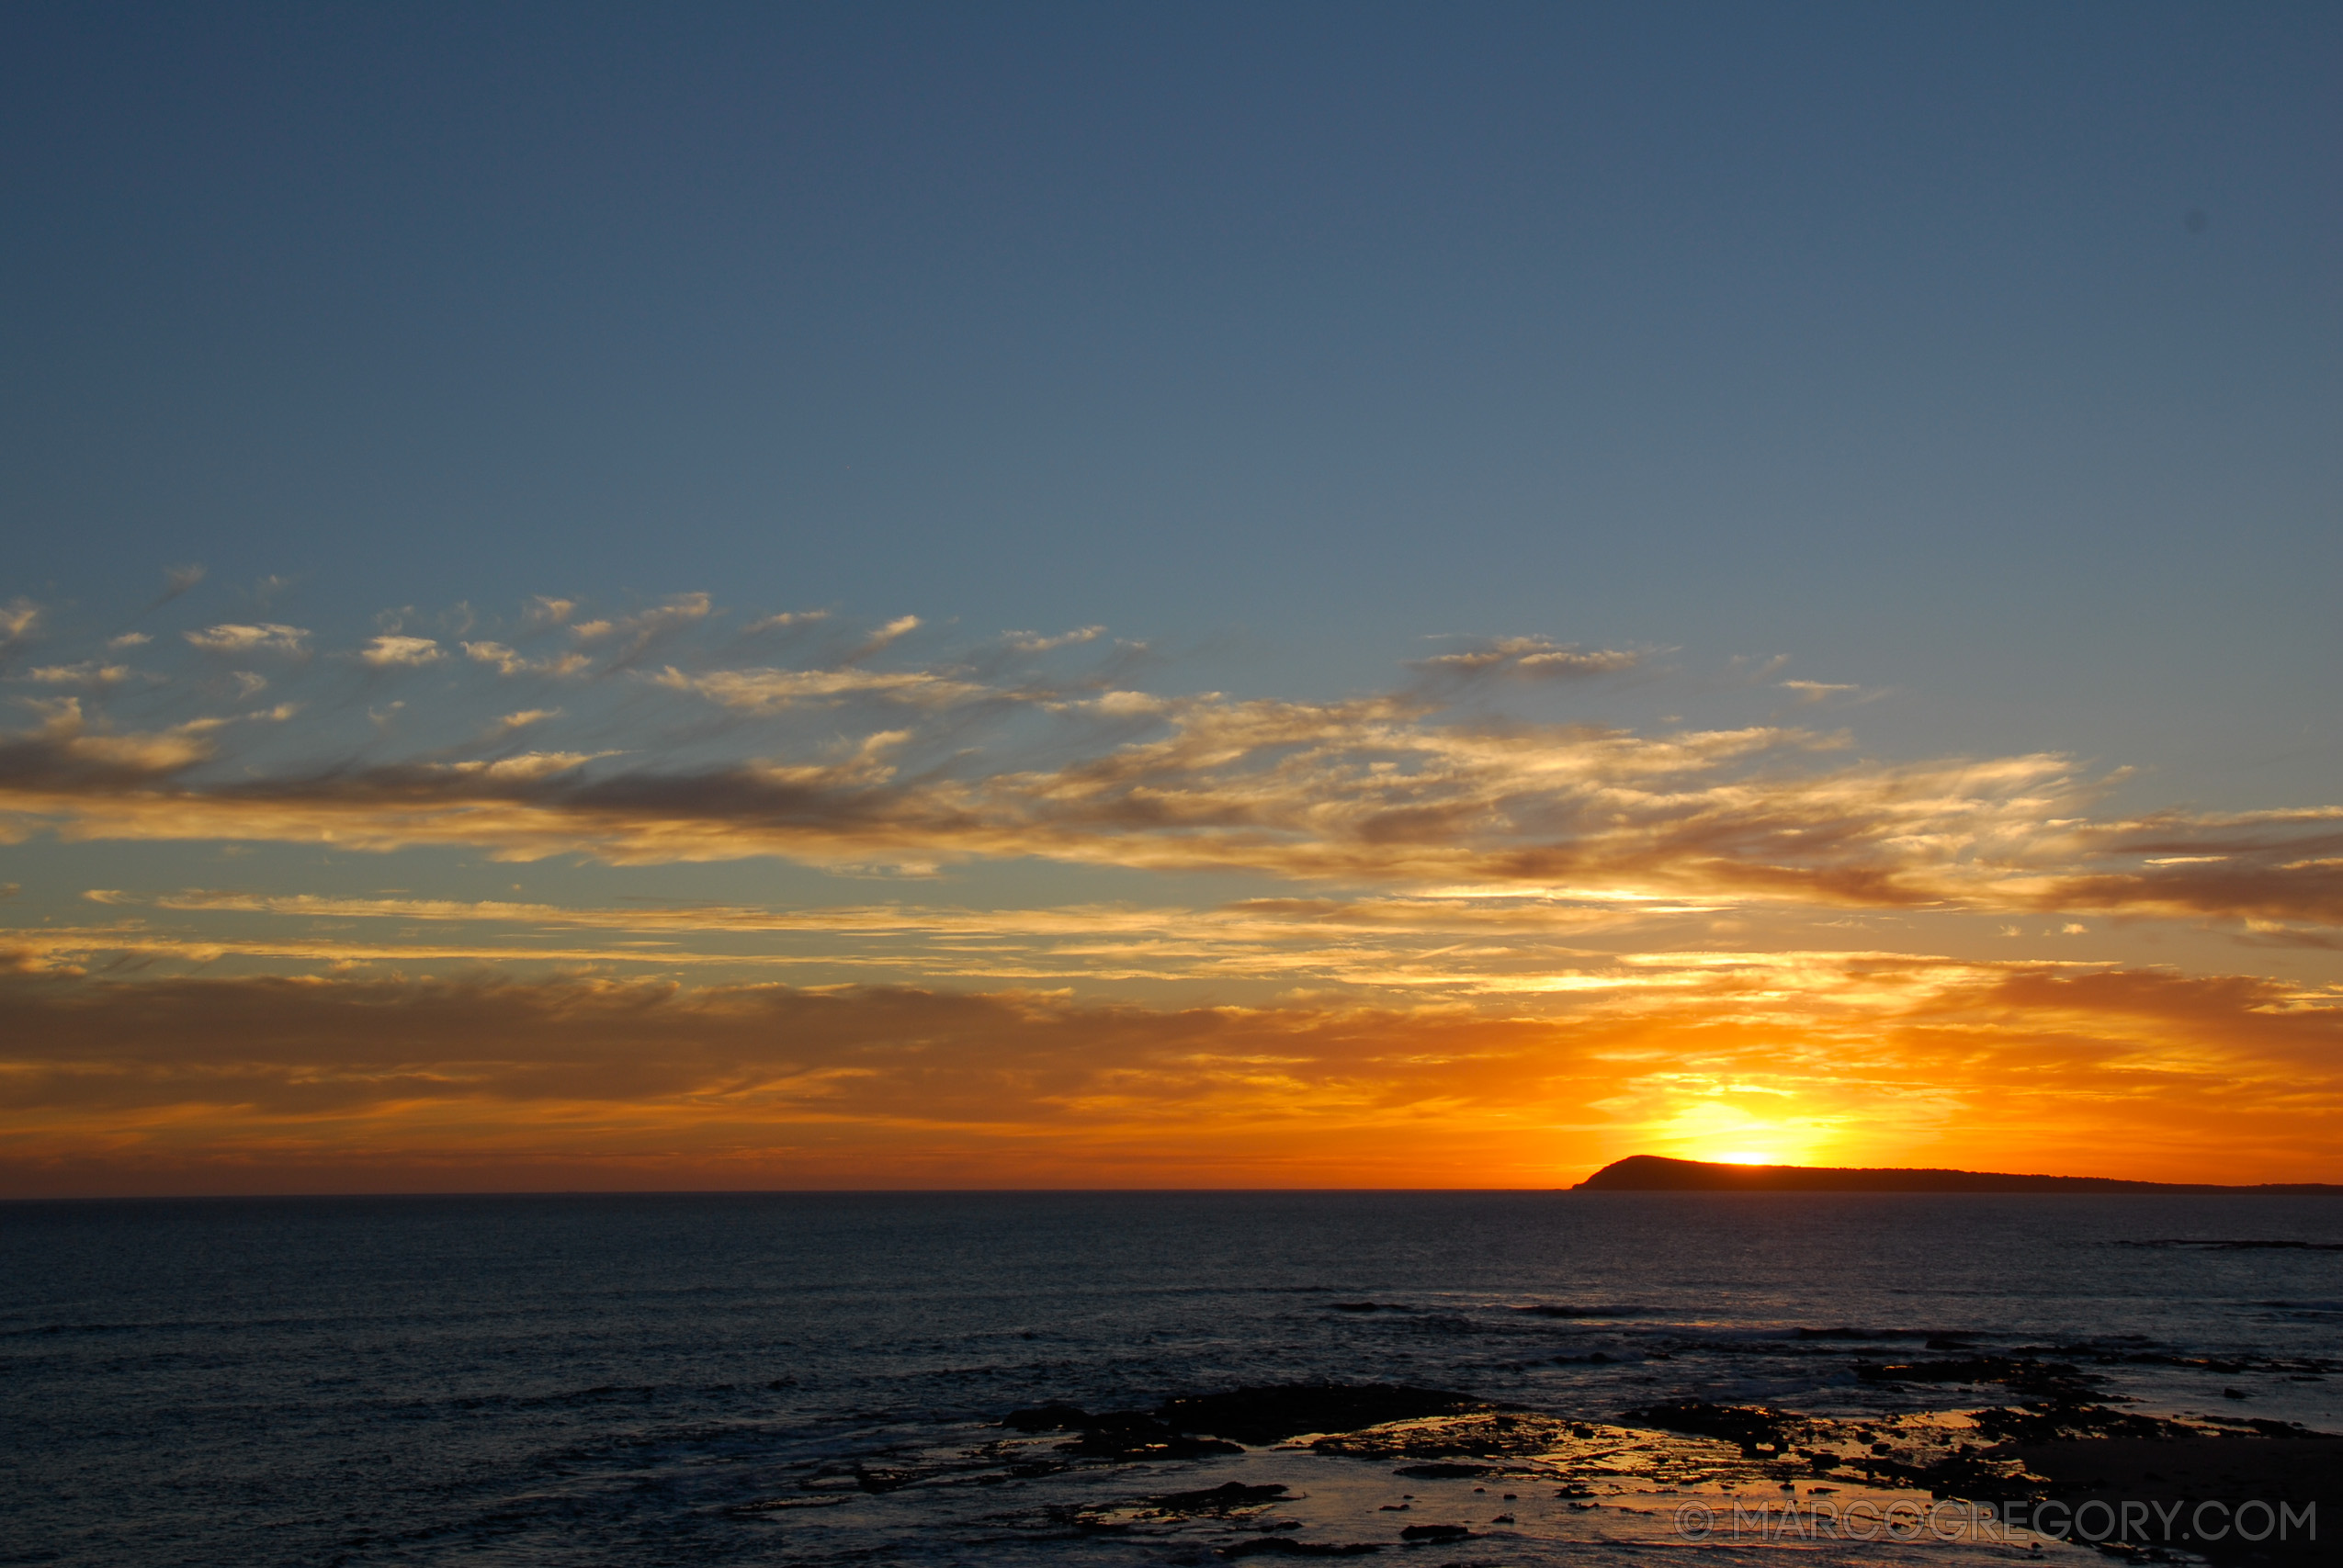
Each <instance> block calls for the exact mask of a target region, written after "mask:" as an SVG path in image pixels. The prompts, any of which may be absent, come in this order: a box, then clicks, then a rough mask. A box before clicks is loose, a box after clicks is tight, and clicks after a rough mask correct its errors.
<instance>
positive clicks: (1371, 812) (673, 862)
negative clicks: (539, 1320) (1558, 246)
mask: <svg viewBox="0 0 2343 1568" xmlns="http://www.w3.org/2000/svg"><path fill="white" fill-rule="evenodd" d="M548 603H549V602H544V601H540V602H539V603H538V606H536V607H534V608H532V609H531V610H530V611H528V612H527V613H526V615H523V616H522V617H521V618H520V619H519V620H518V621H517V622H516V623H515V626H514V628H512V629H508V630H504V634H503V636H504V638H509V639H510V640H503V639H494V640H492V639H488V638H485V637H472V638H470V639H451V642H450V643H443V641H442V640H441V639H439V638H436V637H426V636H423V635H420V634H419V633H412V632H410V633H401V634H399V635H397V636H395V637H390V636H386V635H382V634H377V635H375V636H373V637H370V638H367V637H353V638H351V639H350V641H349V644H348V646H347V648H346V649H344V650H342V651H341V652H339V653H338V654H337V653H335V652H334V651H333V650H332V649H331V648H330V647H329V646H328V639H327V637H326V636H325V635H324V634H322V633H317V632H313V631H311V630H310V629H308V628H303V627H299V626H289V625H278V624H275V623H269V624H265V625H250V626H247V625H243V624H240V623H233V624H232V623H223V624H220V625H214V626H198V627H194V628H191V629H189V630H188V631H187V632H186V633H185V634H184V635H183V636H182V637H180V638H178V639H177V646H176V647H174V646H173V645H172V644H171V643H169V642H165V643H163V644H161V645H159V646H150V644H151V643H152V642H153V639H151V638H141V639H137V640H131V641H130V643H129V646H128V648H127V649H122V650H120V651H119V659H118V660H117V661H115V662H108V661H107V660H108V659H109V658H114V657H115V655H111V654H108V652H107V650H106V649H104V648H103V647H100V648H95V649H84V650H82V651H83V653H84V657H82V658H81V659H79V660H75V659H74V658H72V657H71V655H72V654H73V653H74V651H75V650H74V649H72V648H70V647H66V648H62V649H50V650H47V651H48V656H49V658H50V659H51V660H53V661H51V662H34V661H32V660H22V661H20V662H19V665H18V668H19V669H20V671H22V673H21V674H20V675H19V676H18V679H19V680H20V681H21V682H24V683H25V684H27V685H28V687H29V688H30V689H31V690H32V691H34V692H36V693H47V694H43V695H29V696H21V697H20V698H19V699H18V700H19V702H20V704H22V705H28V706H29V708H30V709H31V713H32V722H31V723H29V724H28V725H27V726H26V727H23V728H18V729H17V730H15V731H13V732H8V733H6V734H0V832H5V834H6V840H7V842H6V845H5V848H0V852H5V853H6V856H7V857H8V859H7V864H8V865H9V866H10V867H11V868H12V869H14V868H21V879H19V878H18V877H17V876H12V877H11V878H10V880H9V882H8V884H7V893H8V898H7V901H6V904H5V905H0V909H5V910H6V914H7V917H8V919H7V924H6V926H5V927H0V964H5V965H6V970H5V974H4V975H0V1040H4V1041H5V1042H6V1043H5V1045H0V1191H6V1192H10V1193H17V1194H31V1193H73V1192H100V1191H122V1192H131V1191H137V1192H171V1191H189V1192H194V1191H227V1190H408V1189H438V1190H446V1189H493V1188H508V1187H509V1188H547V1187H555V1188H575V1187H600V1188H610V1187H688V1188H706V1187H793V1186H819V1187H903V1186H925V1185H948V1186H983V1187H1014V1186H1188V1185H1195V1186H1290V1185H1301V1186H1353V1185H1376V1186H1384V1185H1389V1186H1507V1187H1513V1186H1550V1185H1556V1184H1564V1183H1568V1182H1572V1181H1575V1180H1577V1179H1579V1178H1581V1177H1583V1176H1585V1175H1586V1174H1587V1173H1588V1172H1590V1170H1592V1169H1594V1168H1597V1167H1599V1166H1601V1165H1602V1164H1604V1163H1606V1162H1608V1161H1610V1160H1612V1159H1614V1158H1617V1157H1619V1156H1624V1155H1627V1154H1632V1153H1658V1154H1668V1155H1679V1156H1692V1157H1707V1158H1753V1159H1764V1160H1771V1161H1781V1162H1795V1163H1829V1164H1935V1165H1946V1166H1956V1167H1965V1168H1985V1169H2009V1170H2020V1171H2029V1172H2034V1171H2040V1172H2052V1173H2071V1174H2099V1175H2109V1176H2121V1177H2133V1178H2145V1179H2173V1180H2206V1179H2217V1180H2229V1181H2240V1182H2245V1181H2264V1180H2315V1179H2337V1178H2343V1168H2337V1165H2336V1164H2335V1161H2334V1158H2333V1151H2334V1150H2335V1149H2337V1147H2338V1146H2343V1140H2338V1136H2337V1134H2338V1132H2343V1125H2338V1122H2337V1114H2338V1111H2343V1080H2338V1071H2343V1067H2338V1064H2343V1051H2338V1046H2343V989H2339V988H2338V987H2337V985H2336V984H2335V981H2334V976H2333V974H2332V969H2333V965H2334V958H2335V953H2336V952H2337V947H2338V945H2343V942H2338V938H2337V926H2338V922H2343V860H2339V859H2337V856H2336V855H2335V853H2334V850H2335V848H2336V843H2337V838H2338V835H2343V813H2338V812H2337V810H2336V809H2334V808H2327V807H2315V808H2309V809H2297V810H2292V811H2283V812H2244V813H2236V812H2233V813H2228V814H2214V813H2204V812H2195V813H2190V812H2182V811H2175V810H2146V811H2142V810H2138V809H2134V810H2130V811H2124V810H2119V809H2114V808H2113V802H2114V801H2115V799H2116V798H2117V797H2118V795H2119V794H2120V785H2121V783H2122V781H2121V777H2120V774H2119V773H2111V772H2110V771H2107V770H2099V771H2096V772H2094V771H2093V770H2091V769H2088V768H2084V767H2081V766H2078V765H2077V764H2076V763H2074V762H2073V761H2070V760H2069V759H2066V758H2064V757H2061V756H2058V755H2055V754H2047V753H2043V754H2031V753H2030V754H2026V755H2021V756H2011V757H2003V758H1992V757H1982V758H1980V757H1957V758H1918V759H1907V760H1902V761H1880V760H1874V759H1871V758H1868V757H1866V756H1864V755H1863V754H1862V752H1861V750H1859V749H1858V747H1857V746H1856V744H1855V742H1854V739H1853V737H1852V736H1851V733H1850V732H1849V731H1847V730H1845V729H1831V728H1822V727H1820V726H1818V725H1817V724H1815V723H1814V722H1812V719H1813V716H1814V709H1815V706H1816V699H1815V698H1814V697H1813V695H1812V694H1811V693H1809V692H1806V691H1805V690H1803V689H1801V686H1802V683H1800V682H1774V683H1773V684H1772V685H1771V688H1769V690H1770V693H1771V694H1770V696H1766V697H1765V700H1767V701H1769V702H1770V703H1771V712H1770V714H1769V715H1767V716H1766V717H1765V721H1764V722H1752V723H1748V724H1743V725H1738V726H1734V727H1730V728H1690V727H1686V726H1683V725H1681V724H1678V725H1674V726H1670V725H1668V724H1666V723H1664V722H1661V723H1656V724H1655V725H1654V726H1653V727H1652V728H1648V729H1645V730H1636V729H1630V728H1621V727H1613V726H1598V725H1593V724H1589V723H1585V722H1574V721H1568V720H1556V719H1551V718H1545V719H1541V718H1538V717H1536V716H1535V713H1536V710H1537V708H1538V706H1539V705H1540V704H1541V703H1546V704H1548V705H1550V704H1551V702H1552V701H1553V700H1554V699H1555V695H1556V694H1557V693H1561V694H1568V693H1571V692H1575V691H1579V690H1582V689H1584V688H1585V685H1586V683H1587V682H1602V681H1603V680H1606V679H1611V678H1614V677H1617V676H1620V675H1622V674H1624V673H1629V672H1633V671H1637V670H1638V669H1640V668H1641V667H1643V666H1644V665H1645V664H1646V663H1647V656H1646V655H1644V654H1641V653H1637V652H1635V651H1632V650H1615V649H1610V650H1606V649H1572V648H1568V647H1566V646H1562V645H1556V644H1554V643H1551V642H1549V641H1546V640H1545V639H1541V638H1501V639H1491V640H1489V641H1488V642H1485V643H1481V644H1477V645H1473V646H1472V647H1470V648H1468V649H1466V651H1465V652H1462V653H1450V654H1443V655H1438V656H1435V657H1432V658H1430V659H1427V660H1420V661H1418V662H1417V663H1415V664H1414V665H1412V666H1410V667H1409V670H1408V671H1406V672H1405V673H1404V675H1403V677H1402V678H1401V680H1400V681H1399V682H1398V683H1397V684H1395V685H1393V686H1392V687H1391V688H1390V689H1388V690H1387V691H1385V692H1383V693H1380V694H1367V695H1363V696H1356V697H1351V698H1345V699H1341V700H1338V701H1331V702H1302V701H1292V702H1287V701H1273V700H1266V699H1258V698H1256V699H1245V700H1239V699H1235V698H1229V697H1225V696H1221V695H1217V694H1209V693H1206V694H1185V695H1176V696H1165V695H1160V694H1155V693H1151V692H1149V691H1147V690H1144V689H1141V688H1139V687H1138V686H1137V685H1135V684H1132V683H1129V682H1127V681H1126V679H1125V678H1123V677H1121V676H1119V675H1117V674H1115V672H1114V671H1113V668H1112V664H1111V662H1110V663H1109V665H1108V666H1107V667H1106V668H1105V669H1104V670H1102V669H1101V668H1100V667H1099V666H1097V665H1096V664H1093V665H1092V666H1091V667H1089V669H1088V670H1087V671H1085V670H1083V669H1082V668H1081V667H1080V666H1075V667H1072V668H1069V667H1068V665H1067V664H1066V663H1065V660H1067V659H1068V658H1069V657H1071V656H1075V655H1080V654H1081V653H1082V652H1083V651H1084V650H1085V649H1086V648H1087V645H1089V644H1091V643H1092V642H1093V641H1095V640H1096V638H1095V633H1094V631H1093V630H1091V629H1085V630H1084V631H1082V632H1080V633H1077V634H1072V635H1070V636H1069V637H1060V638H1041V637H1026V636H1024V634H1017V635H1016V636H1014V637H1010V638H1008V639H1005V640H1004V641H1003V642H997V643H995V644H993V645H991V647H990V649H989V650H984V649H979V650H975V651H963V652H962V653H960V654H958V655H956V656H943V655H939V654H938V653H936V652H935V651H934V650H929V651H928V652H927V653H926V654H925V655H924V656H923V657H922V658H919V659H913V658H910V657H908V656H905V655H904V654H903V653H902V652H901V650H900V649H897V647H896V645H897V644H898V642H899V641H900V639H901V638H903V637H905V636H906V635H907V634H908V632H909V631H910V629H911V627H913V626H915V625H916V622H915V621H914V620H912V619H911V618H910V617H905V618H903V619H902V620H900V621H897V622H894V623H890V624H889V625H886V626H879V627H877V628H869V629H865V630H862V631H849V632H844V633H842V634H839V635H840V637H842V639H843V640H842V642H840V643H836V644H833V645H832V651H831V653H830V655H829V656H828V657H827V658H817V657H809V655H808V654H807V653H806V652H805V651H804V650H803V649H800V650H798V656H797V660H796V661H795V662H794V663H792V662H790V661H789V660H788V659H787V655H788V653H789V652H790V647H789V645H787V643H786V642H785V644H784V645H783V646H781V647H778V648H771V649H757V648H754V647H753V646H752V647H749V648H746V649H744V648H743V647H742V646H741V641H740V640H739V638H738V637H736V636H734V637H729V639H728V640H720V641H703V642H694V641H693V640H691V639H692V637H695V636H699V635H701V634H703V633H704V631H705V629H706V628H707V627H708V626H713V625H715V624H716V623H718V622H719V621H720V620H721V619H722V612H721V611H720V609H719V607H717V606H714V605H713V604H712V603H711V601H709V600H708V599H707V597H706V596H704V595H692V596H686V597H685V598H683V599H679V600H675V601H672V602H670V603H669V604H665V605H663V606H660V607H657V608H654V609H652V610H650V611H644V612H640V613H638V614H637V615H634V616H633V617H631V618H623V617H622V618H610V617H602V618H590V619H581V617H582V616H583V612H579V611H576V610H575V609H574V607H573V606H571V605H569V604H566V603H560V604H555V605H554V607H553V608H552V609H551V610H548V609H546V608H545V607H544V606H545V605H546V604H548ZM48 613H49V612H47V611H46V610H44V609H41V608H40V607H37V606H36V607H32V608H27V609H20V612H19V614H18V621H17V628H18V631H19V633H21V634H25V635H31V634H32V633H36V632H38V631H39V630H40V626H41V623H42V617H43V616H45V615H48ZM758 624H759V625H762V626H771V625H772V622H771V621H770V620H767V621H764V622H760V623H758ZM60 640H63V638H62V637H61V638H60ZM124 641H125V639H123V638H121V637H116V638H114V639H113V642H114V643H116V644H120V643H123V642H124ZM841 649H843V651H841ZM223 660H224V662H223ZM335 660H340V661H341V664H340V669H342V670H349V669H353V668H355V669H356V670H357V671H361V672H364V678H365V684H364V685H363V686H362V687H360V688H358V691H359V692H360V694H361V696H362V698H363V701H361V702H357V703H354V702H353V701H352V700H351V698H350V696H349V695H348V689H347V688H346V687H345V691H344V693H343V694H342V695H341V696H340V697H339V698H338V700H336V699H334V694H333V693H332V690H331V686H330V682H333V681H335V680H346V677H345V676H343V675H341V674H339V673H338V672H337V669H336V665H335ZM751 660H753V661H751ZM223 671H226V672H228V673H231V674H235V675H237V676H238V677H239V678H237V679H234V680H230V679H225V678H223ZM385 671H388V672H389V673H388V675H386V674H385ZM394 677H395V678H403V679H405V684H404V685H400V684H398V683H396V682H395V680H394V683H392V684H390V685H389V686H385V685H383V684H381V682H383V681H384V680H386V679H392V678H394ZM393 690H403V691H405V692H406V693H408V695H407V696H405V697H402V698H398V699H393V700H391V701H390V703H389V705H388V706H385V705H384V698H385V695H386V694H387V693H388V692H389V691H393ZM128 694H135V696H136V699H137V705H136V708H135V712H136V715H137V716H136V718H135V719H133V717H132V716H131V712H132V709H131V699H130V695H128ZM321 695H323V698H324V699H326V700H320V699H321ZM1760 695H1764V694H1760ZM646 698H650V699H653V700H651V701H650V702H648V703H646V700H645V699H646ZM353 746H357V747H358V748H359V751H358V754H359V755H360V756H361V757H362V759H363V760H362V761H358V762H356V763H353V762H350V761H338V762H330V763H329V762H327V761H323V760H324V759H330V758H333V757H334V756H336V755H339V756H342V757H344V758H346V757H348V756H349V755H350V754H351V748H352V747H353Z"/></svg>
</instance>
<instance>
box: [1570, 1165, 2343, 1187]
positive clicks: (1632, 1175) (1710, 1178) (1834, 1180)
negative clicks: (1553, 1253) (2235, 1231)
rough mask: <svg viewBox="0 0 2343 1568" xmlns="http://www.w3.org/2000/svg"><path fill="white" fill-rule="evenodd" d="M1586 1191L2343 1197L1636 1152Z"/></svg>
mask: <svg viewBox="0 0 2343 1568" xmlns="http://www.w3.org/2000/svg"><path fill="white" fill-rule="evenodd" d="M1573 1190H1575V1191H1579V1192H2261V1193H2269V1194H2273V1195H2283V1194H2286V1193H2323V1194H2326V1195H2329V1196H2335V1197H2343V1185H2336V1184H2333V1183H2329V1182H2323V1181H2291V1182H2263V1183H2262V1184H2260V1185H2259V1186H2256V1187H2224V1186H2219V1185H2216V1184H2214V1183H2212V1182H2196V1181H2119V1180H2117V1179H2115V1178H2113V1177H2108V1176H2005V1175H2002V1174H1999V1173H1998V1172H1994V1171H1988V1170H1903V1169H1893V1168H1887V1169H1875V1168H1855V1167H1848V1166H1825V1165H1722V1164H1716V1163H1714V1162H1711V1161H1708V1160H1697V1159H1668V1158H1665V1157H1663V1156H1659V1155H1630V1156H1627V1157H1626V1158H1625V1159H1623V1160H1614V1161H1613V1162H1612V1163H1611V1164H1609V1165H1606V1166H1604V1167H1603V1168H1602V1169H1601V1170H1598V1171H1596V1172H1595V1173H1594V1174H1593V1175H1592V1176H1590V1177H1588V1178H1587V1179H1585V1180H1584V1181H1581V1182H1579V1185H1578V1186H1577V1187H1576V1188H1575V1189H1573Z"/></svg>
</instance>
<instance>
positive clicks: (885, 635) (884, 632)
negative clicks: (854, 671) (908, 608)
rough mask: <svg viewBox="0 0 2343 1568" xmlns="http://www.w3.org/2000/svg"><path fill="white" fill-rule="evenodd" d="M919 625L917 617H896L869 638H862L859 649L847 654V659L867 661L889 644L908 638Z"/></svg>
mask: <svg viewBox="0 0 2343 1568" xmlns="http://www.w3.org/2000/svg"><path fill="white" fill-rule="evenodd" d="M920 625H921V623H920V618H919V617H918V616H917V615H898V616H896V617H895V618H894V619H893V620H891V621H889V622H888V623H887V624H886V625H885V626H881V627H879V628H878V629H877V631H875V632H873V633H871V634H870V636H869V637H866V638H864V639H863V642H862V645H861V646H860V647H859V648H856V649H855V650H854V652H853V653H851V654H849V655H848V656H847V657H848V658H850V659H868V658H869V657H870V656H871V655H873V654H875V653H877V652H879V651H881V650H882V649H886V648H887V647H889V645H890V644H892V643H895V642H897V641H899V640H900V639H901V638H903V637H909V636H910V635H911V633H913V632H915V631H917V630H919V628H920Z"/></svg>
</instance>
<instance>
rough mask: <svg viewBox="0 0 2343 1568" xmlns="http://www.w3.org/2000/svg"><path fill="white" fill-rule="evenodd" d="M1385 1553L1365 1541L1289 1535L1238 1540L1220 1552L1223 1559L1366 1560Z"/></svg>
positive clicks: (1380, 1548)
mask: <svg viewBox="0 0 2343 1568" xmlns="http://www.w3.org/2000/svg"><path fill="white" fill-rule="evenodd" d="M1382 1550H1383V1548H1382V1547H1380V1546H1377V1545H1375V1544H1374V1543H1373V1542H1370V1541H1364V1540H1354V1541H1345V1542H1342V1543H1341V1544H1340V1545H1337V1544H1335V1543H1334V1542H1331V1541H1322V1540H1295V1539H1294V1538H1293V1537H1292V1536H1290V1535H1264V1536H1257V1537H1255V1538H1254V1539H1253V1540H1240V1541H1238V1542H1237V1543H1236V1544H1235V1545H1233V1546H1224V1547H1222V1548H1221V1549H1220V1555H1221V1556H1223V1557H1364V1556H1365V1555H1367V1553H1369V1552H1371V1551H1382Z"/></svg>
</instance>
